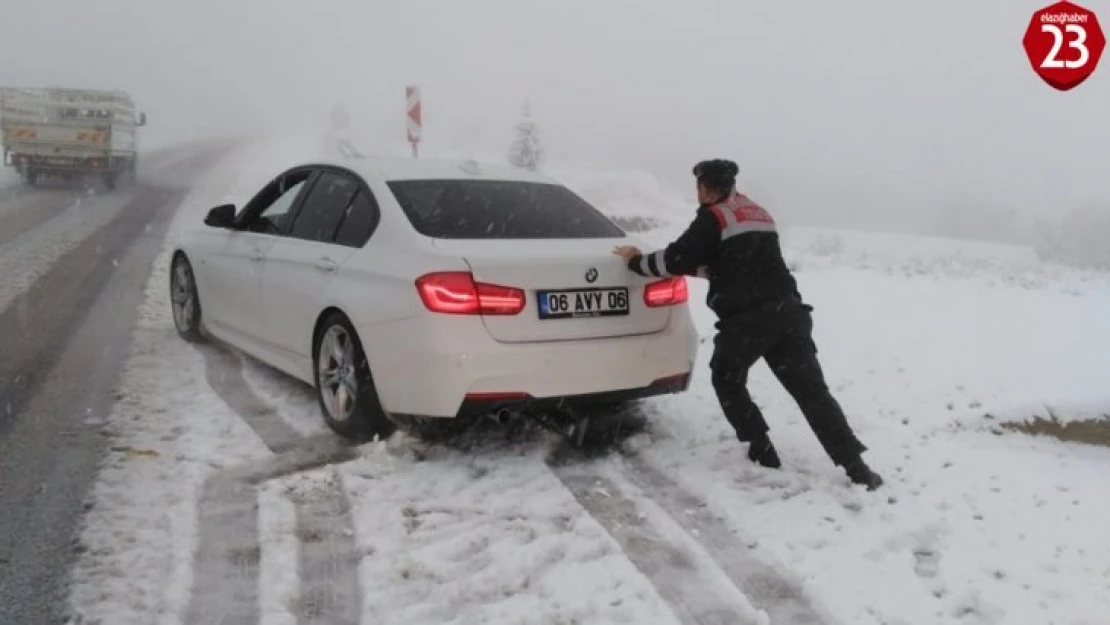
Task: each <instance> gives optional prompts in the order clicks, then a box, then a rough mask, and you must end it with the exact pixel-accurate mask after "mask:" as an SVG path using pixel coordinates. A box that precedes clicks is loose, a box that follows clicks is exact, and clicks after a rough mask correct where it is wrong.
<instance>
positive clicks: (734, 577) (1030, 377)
mask: <svg viewBox="0 0 1110 625" xmlns="http://www.w3.org/2000/svg"><path fill="white" fill-rule="evenodd" d="M288 153H289V152H280V151H275V150H273V149H272V148H268V147H252V148H244V149H243V150H241V151H240V152H239V153H235V154H233V155H231V156H229V157H228V158H227V159H226V160H225V162H224V163H221V164H220V166H218V167H216V168H215V169H214V170H213V172H212V174H211V175H210V176H209V178H208V180H207V181H206V184H204V185H202V186H200V187H198V188H197V189H196V190H195V191H194V193H193V194H192V195H191V196H190V197H189V198H188V199H187V200H186V202H185V203H184V205H183V207H182V209H181V211H180V213H179V215H178V218H177V220H176V221H175V222H174V224H173V225H172V226H171V233H170V235H169V236H170V240H171V241H172V240H173V238H174V236H176V235H179V234H180V233H181V231H182V228H184V227H188V226H190V225H191V224H196V223H199V220H200V219H201V218H202V216H203V214H204V213H205V211H206V210H207V209H208V208H210V207H211V206H213V205H215V204H217V203H219V202H220V201H222V200H224V199H237V198H242V197H244V196H245V194H249V193H250V192H252V191H253V190H254V189H255V188H257V186H258V185H259V184H260V183H261V182H264V179H265V178H266V177H267V176H269V175H271V174H272V173H274V168H276V167H279V166H280V162H281V160H282V157H283V156H285V155H287V154H288ZM553 173H554V174H555V175H556V176H557V177H558V178H559V179H560V180H563V181H565V182H566V183H567V184H568V185H570V186H571V187H573V188H575V189H577V190H578V191H579V192H580V193H582V195H584V196H585V197H587V198H588V199H590V200H591V201H593V202H595V203H596V204H597V205H598V206H600V207H601V208H603V209H604V210H606V211H607V212H609V213H611V214H614V215H616V216H618V217H627V218H635V217H643V218H645V223H651V224H653V225H654V226H655V227H657V228H660V230H656V231H653V232H647V233H644V235H643V236H644V237H645V238H647V239H649V240H652V241H654V242H657V243H661V242H665V241H666V240H667V237H668V236H670V235H672V234H673V233H674V232H675V229H676V228H681V227H682V226H683V225H684V224H685V221H686V220H687V219H688V218H689V217H690V216H691V215H692V208H691V207H690V206H689V205H687V204H685V203H684V201H683V195H682V194H681V193H679V192H678V191H676V190H673V189H669V188H666V187H665V186H663V185H661V184H660V183H659V182H658V180H656V179H655V178H654V177H652V176H651V175H649V174H646V173H641V172H620V171H608V172H604V171H603V172H597V171H591V168H589V167H583V166H578V167H569V166H564V167H561V168H558V170H557V171H555V172H553ZM771 208H772V209H773V207H771ZM784 241H785V243H786V247H787V251H788V255H789V260H790V262H791V263H792V264H793V265H794V266H795V267H796V269H797V276H798V279H799V282H800V285H801V289H802V292H803V295H804V296H805V297H806V299H807V300H809V302H810V303H811V304H813V305H814V306H815V308H816V310H815V312H814V315H815V322H816V330H815V332H816V340H817V343H818V346H819V348H820V351H821V357H822V362H823V365H824V367H825V369H826V372H827V376H828V378H829V381H830V385H831V386H832V387H833V388H834V390H835V393H836V395H837V397H838V399H839V400H840V401H841V403H842V404H843V405H844V407H845V409H846V410H847V412H848V413H849V415H850V419H851V421H852V423H853V424H854V425H855V426H856V428H857V429H858V432H859V435H860V437H861V438H862V439H863V440H864V442H865V443H866V444H868V445H869V446H870V451H869V452H868V455H867V456H866V457H867V458H868V460H869V461H870V462H871V464H872V465H873V467H874V468H875V469H876V470H878V471H879V472H880V473H882V474H883V475H884V477H885V478H886V479H887V485H886V486H885V487H884V488H883V489H881V490H879V491H877V492H875V493H867V492H865V491H862V490H860V489H857V488H853V487H850V486H849V484H848V482H847V479H846V478H845V477H844V476H843V475H842V474H841V473H840V472H839V471H838V470H836V469H835V467H833V466H832V464H831V463H830V462H829V461H828V459H827V458H825V457H824V456H823V455H822V452H821V449H820V447H819V446H818V445H817V443H816V440H815V438H814V436H813V435H812V433H811V432H810V431H809V430H808V428H807V426H806V425H805V422H804V420H803V419H802V417H801V415H800V414H799V413H798V411H797V409H796V407H795V406H794V405H793V404H792V403H791V401H790V400H789V398H788V397H787V396H786V394H785V392H783V391H782V390H781V388H779V387H778V386H777V383H776V382H775V381H774V380H773V378H772V377H771V375H770V373H769V371H768V370H767V369H766V367H765V366H763V365H758V366H757V367H756V369H755V370H754V371H753V376H752V381H751V388H752V392H753V395H754V396H755V398H756V400H757V401H758V402H759V403H760V404H761V406H762V407H763V408H764V411H765V413H766V415H767V418H768V421H769V422H770V423H771V425H772V432H771V434H772V437H773V438H774V440H775V442H776V444H777V445H778V447H779V452H780V454H781V455H782V456H783V461H784V468H783V469H782V470H781V471H771V470H766V469H762V468H758V467H755V466H753V465H751V464H750V463H749V462H748V461H747V459H746V458H745V457H744V449H743V448H742V447H741V446H740V445H739V444H738V443H737V442H736V441H735V439H734V438H733V437H732V436H731V435H730V433H729V431H728V428H727V424H726V423H725V422H724V419H723V417H722V416H721V415H720V412H719V409H718V407H717V405H716V400H715V398H714V396H713V393H712V389H711V388H710V386H709V380H708V369H707V363H708V358H709V356H710V350H711V343H705V344H703V346H702V350H701V353H700V362H699V363H698V369H697V371H696V373H695V379H694V382H693V386H692V388H691V389H690V391H689V392H688V393H686V394H683V395H679V396H673V397H668V398H663V399H657V400H652V401H649V402H646V405H645V411H646V412H647V414H648V415H649V416H650V419H651V422H652V425H651V428H650V431H649V432H648V433H646V434H641V435H638V436H637V437H635V438H633V439H631V440H629V441H628V442H627V443H626V444H625V445H624V448H623V450H622V452H623V453H619V454H615V455H613V456H611V457H608V458H605V459H595V460H592V461H589V462H581V461H576V460H575V459H573V457H572V458H571V459H570V460H567V459H566V457H565V456H563V455H561V454H562V450H561V447H562V444H561V442H560V441H558V440H557V439H555V438H552V437H549V436H545V435H533V436H528V437H524V438H523V439H514V440H511V441H508V440H503V439H502V437H497V436H491V437H488V438H487V439H486V440H484V441H482V442H481V443H480V444H479V445H478V446H477V448H476V449H472V450H468V451H458V450H453V449H447V448H440V447H430V446H428V445H425V444H422V443H421V442H419V441H415V440H413V439H412V438H410V437H408V436H406V435H404V434H399V435H397V436H395V437H393V438H392V439H390V440H388V441H382V442H377V443H372V444H369V445H366V446H364V447H362V448H359V449H355V450H350V449H346V448H343V447H342V446H341V445H338V444H337V443H336V441H335V440H334V438H333V437H332V436H331V435H330V434H328V433H327V432H326V431H325V430H324V427H323V425H322V422H321V419H320V417H319V414H318V408H317V406H316V404H315V400H314V396H313V395H312V393H311V391H310V390H308V389H307V388H304V387H303V386H301V385H300V384H299V383H296V382H293V381H291V380H289V379H288V378H286V377H284V376H282V375H280V374H278V373H275V372H273V371H272V370H270V369H268V368H265V367H263V366H260V365H258V364H257V363H254V362H252V361H250V360H249V359H245V358H242V357H239V356H237V355H235V354H233V353H231V352H228V351H226V350H223V349H220V348H217V347H212V346H201V347H199V348H198V347H194V346H192V345H189V344H186V343H185V342H183V341H181V340H179V339H178V338H177V336H176V333H175V331H174V329H173V323H172V320H171V317H170V314H169V304H168V298H167V286H166V285H167V265H168V260H169V259H168V257H167V256H166V255H165V254H163V256H162V257H161V258H160V259H159V260H158V261H157V262H156V264H155V267H154V271H153V274H152V276H151V278H150V282H149V286H148V288H147V299H146V303H145V304H144V306H143V309H142V310H141V311H140V312H141V315H140V316H141V319H142V321H141V324H140V326H139V327H138V328H137V329H136V334H135V345H134V347H133V355H132V357H131V360H130V362H129V365H128V367H127V370H126V372H125V375H124V378H123V380H122V382H121V386H120V389H119V396H120V402H119V404H118V406H117V408H116V411H115V412H114V413H113V414H112V415H111V416H110V417H109V418H108V421H107V423H106V425H105V427H106V428H107V429H108V430H109V431H110V432H111V434H112V435H113V437H114V442H113V447H112V450H113V451H112V454H111V458H110V459H109V461H108V462H107V463H106V465H105V466H104V469H103V473H102V476H101V479H100V481H99V484H98V486H97V488H96V490H95V493H94V497H93V501H91V502H90V512H89V515H88V520H87V524H86V527H85V529H84V533H83V536H82V545H81V548H80V550H81V553H82V556H81V559H80V564H79V566H78V568H77V571H76V576H75V588H74V593H73V610H74V613H75V618H74V623H81V624H82V625H90V624H93V623H99V624H103V625H109V624H110V625H129V624H132V623H134V624H144V625H149V624H151V623H157V624H176V623H193V622H204V621H203V617H205V616H211V615H213V614H216V613H220V614H224V615H228V616H229V618H230V617H231V616H235V617H238V619H239V620H236V621H235V622H244V623H245V622H259V623H266V624H268V625H276V624H290V625H291V624H293V623H308V622H313V623H324V622H327V623H364V624H370V623H374V624H378V623H382V624H391V625H392V624H396V625H422V624H432V623H457V624H479V623H489V624H502V623H505V624H516V623H529V624H531V623H535V624H544V625H555V624H571V623H575V624H583V625H585V624H593V623H629V624H655V623H658V624H674V623H692V622H703V623H725V622H728V623H753V624H765V623H775V624H777V623H843V624H845V625H847V624H851V625H856V624H860V625H868V624H876V625H879V624H882V625H938V624H991V625H995V624H997V625H1025V624H1028V625H1034V624H1036V625H1043V624H1046V623H1054V624H1060V625H1064V624H1066V625H1102V624H1104V623H1106V618H1107V617H1106V615H1107V614H1110V590H1108V589H1110V558H1107V554H1110V533H1108V532H1107V531H1106V520H1107V519H1108V518H1110V498H1108V497H1107V496H1106V493H1107V488H1106V483H1105V476H1106V474H1107V470H1108V468H1110V450H1108V449H1105V448H1099V447H1092V446H1083V445H1076V444H1064V443H1060V442H1057V441H1054V440H1051V439H1040V438H1031V437H1025V436H1022V435H1016V434H1002V433H1001V430H1000V429H999V427H998V424H999V419H1000V416H1005V417H1007V418H1024V417H1029V416H1033V415H1043V414H1045V413H1046V411H1047V410H1048V409H1049V408H1051V409H1052V410H1053V412H1054V413H1055V414H1057V415H1058V416H1060V417H1061V418H1063V419H1068V418H1070V417H1073V416H1074V417H1076V418H1080V417H1089V416H1091V415H1094V414H1106V413H1107V412H1110V390H1108V389H1107V387H1106V384H1105V372H1106V371H1108V370H1110V333H1108V332H1106V330H1105V327H1106V319H1110V278H1108V276H1107V275H1105V274H1098V273H1085V272H1080V271H1075V270H1070V269H1064V268H1060V267H1051V266H1042V265H1040V264H1038V263H1037V262H1036V261H1035V259H1034V258H1033V256H1032V253H1031V252H1029V251H1027V250H1023V249H1018V248H1010V247H1001V246H989V245H982V244H974V243H967V242H960V241H949V240H939V239H926V238H916V237H904V236H900V237H893V236H885V235H876V234H859V233H852V232H831V231H815V230H803V229H790V230H788V231H787V232H786V233H785V235H784ZM692 287H693V288H692V290H693V292H692V307H693V309H694V311H695V315H696V316H697V320H698V324H699V328H700V330H701V333H702V336H703V337H704V338H705V339H706V340H708V339H710V338H711V337H712V334H713V327H712V323H713V319H712V318H711V316H710V314H709V313H708V311H707V310H706V309H705V307H704V304H703V300H704V288H705V286H704V284H702V283H698V282H695V283H692ZM329 460H331V461H334V462H328V461H329ZM198 502H200V504H199V505H198ZM191 589H195V590H191ZM214 597H220V598H223V602H222V603H219V604H217V605H213V602H212V599H213V598H214Z"/></svg>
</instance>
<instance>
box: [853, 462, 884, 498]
mask: <svg viewBox="0 0 1110 625" xmlns="http://www.w3.org/2000/svg"><path fill="white" fill-rule="evenodd" d="M844 472H845V473H847V474H848V479H850V480H852V483H853V484H862V485H863V486H866V487H867V490H875V489H877V488H878V487H880V486H882V485H883V478H882V476H881V475H879V474H878V473H875V472H874V471H872V470H871V467H869V466H867V463H866V462H864V461H863V458H856V459H855V460H852V461H851V462H849V463H847V464H845V465H844Z"/></svg>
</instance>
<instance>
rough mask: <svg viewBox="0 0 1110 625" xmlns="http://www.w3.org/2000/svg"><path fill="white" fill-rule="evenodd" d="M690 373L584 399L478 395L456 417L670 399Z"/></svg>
mask: <svg viewBox="0 0 1110 625" xmlns="http://www.w3.org/2000/svg"><path fill="white" fill-rule="evenodd" d="M690 375H691V372H687V373H682V374H679V375H673V376H668V377H665V378H660V379H658V380H655V381H654V382H652V383H651V384H649V385H647V386H644V387H640V388H630V389H621V390H615V391H604V392H600V393H586V394H584V395H568V396H565V397H539V398H537V397H517V396H511V395H510V396H505V395H500V394H498V393H489V394H486V393H478V394H473V395H467V396H466V397H465V398H464V399H463V403H462V405H461V406H460V407H459V411H458V412H457V413H456V415H455V416H456V417H469V416H477V415H486V414H491V413H494V412H497V411H499V410H512V411H519V412H538V411H543V410H554V409H559V408H565V407H587V406H604V405H611V404H619V403H623V402H628V401H633V400H636V399H644V398H647V397H655V396H657V395H671V394H675V393H681V392H683V391H685V390H686V389H687V388H688V387H689V386H690Z"/></svg>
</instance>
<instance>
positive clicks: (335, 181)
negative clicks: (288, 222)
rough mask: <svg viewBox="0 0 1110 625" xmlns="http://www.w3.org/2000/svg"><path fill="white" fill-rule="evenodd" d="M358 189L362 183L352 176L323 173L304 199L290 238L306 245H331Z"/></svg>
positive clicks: (329, 172)
mask: <svg viewBox="0 0 1110 625" xmlns="http://www.w3.org/2000/svg"><path fill="white" fill-rule="evenodd" d="M358 189H359V183H358V182H357V181H356V180H355V179H353V178H351V177H350V176H346V175H343V174H339V173H335V172H331V171H325V172H323V173H322V174H320V176H319V178H317V179H316V182H315V183H313V185H312V188H311V189H309V191H308V195H307V196H305V201H304V205H303V206H302V207H301V210H300V211H299V212H298V213H297V217H296V221H295V222H294V223H293V230H292V232H291V233H290V234H291V235H292V236H293V237H294V238H297V239H304V240H306V241H320V242H322V243H331V242H332V241H333V240H334V238H335V232H336V229H337V228H338V227H339V222H341V221H342V220H343V215H344V214H345V212H346V208H347V207H348V206H349V205H350V203H351V198H352V197H354V195H355V193H356V192H357V191H358Z"/></svg>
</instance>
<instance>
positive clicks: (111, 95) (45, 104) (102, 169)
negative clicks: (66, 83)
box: [0, 87, 146, 188]
mask: <svg viewBox="0 0 1110 625" xmlns="http://www.w3.org/2000/svg"><path fill="white" fill-rule="evenodd" d="M145 125H146V114H145V113H138V114H136V110H135V104H134V102H132V100H131V96H129V95H128V94H126V93H124V92H122V91H95V90H88V89H60V88H47V89H23V88H12V87H0V134H2V137H3V143H2V145H3V163H4V165H5V166H8V167H14V168H15V169H16V170H18V171H19V173H20V175H22V176H23V179H24V181H26V182H27V184H29V185H32V186H33V185H35V184H36V183H37V182H38V181H39V180H40V179H41V178H42V177H44V176H60V177H64V178H87V177H99V178H100V179H101V180H103V181H104V183H105V185H107V186H108V187H109V188H115V186H116V185H117V184H118V183H119V182H120V181H121V180H122V179H125V178H126V179H133V177H134V175H135V173H136V171H137V169H138V164H139V133H138V128H139V127H140V126H145Z"/></svg>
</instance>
